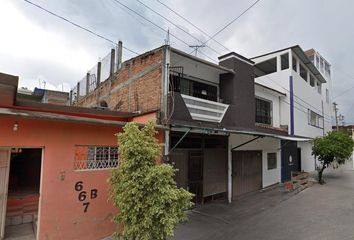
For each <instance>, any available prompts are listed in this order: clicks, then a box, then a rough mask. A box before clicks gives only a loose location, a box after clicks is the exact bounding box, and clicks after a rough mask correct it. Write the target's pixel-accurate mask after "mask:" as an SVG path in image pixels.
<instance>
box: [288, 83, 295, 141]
mask: <svg viewBox="0 0 354 240" xmlns="http://www.w3.org/2000/svg"><path fill="white" fill-rule="evenodd" d="M289 88H290V135H294V86H293V76H289Z"/></svg>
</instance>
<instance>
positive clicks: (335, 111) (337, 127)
mask: <svg viewBox="0 0 354 240" xmlns="http://www.w3.org/2000/svg"><path fill="white" fill-rule="evenodd" d="M337 105H338V104H337V103H335V102H333V109H334V117H335V118H336V130H337V132H338V130H339V126H338V116H337V114H338V108H337Z"/></svg>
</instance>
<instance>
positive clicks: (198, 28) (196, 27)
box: [156, 0, 231, 52]
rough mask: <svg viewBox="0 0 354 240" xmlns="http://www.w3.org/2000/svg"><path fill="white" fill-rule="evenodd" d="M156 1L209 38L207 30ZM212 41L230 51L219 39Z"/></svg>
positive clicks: (158, 0)
mask: <svg viewBox="0 0 354 240" xmlns="http://www.w3.org/2000/svg"><path fill="white" fill-rule="evenodd" d="M156 1H157V2H158V3H160V4H161V5H162V6H164V7H165V8H167V9H168V10H170V11H171V12H173V13H174V14H175V15H177V16H178V17H180V18H181V19H183V20H184V21H186V22H187V23H189V24H190V25H191V26H193V27H194V28H195V29H197V30H198V31H199V32H201V33H203V34H204V35H205V36H207V37H209V38H211V36H210V34H208V33H207V32H205V31H204V30H202V29H201V28H200V27H198V26H196V25H195V24H194V23H192V22H191V21H190V20H188V19H187V18H185V17H183V16H182V15H181V14H179V13H178V12H176V11H175V10H173V9H172V8H171V7H169V6H168V5H167V4H165V3H163V2H161V1H160V0H156ZM212 40H213V41H214V42H216V43H217V44H219V45H220V46H222V47H223V48H224V49H225V50H227V51H229V52H231V50H230V49H228V48H227V47H226V46H225V45H223V44H222V43H220V42H219V41H217V40H216V39H212Z"/></svg>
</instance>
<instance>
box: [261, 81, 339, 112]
mask: <svg viewBox="0 0 354 240" xmlns="http://www.w3.org/2000/svg"><path fill="white" fill-rule="evenodd" d="M264 77H266V78H268V79H269V80H270V81H272V82H273V83H275V84H277V85H278V86H280V87H281V88H282V89H284V90H285V91H287V92H288V93H290V91H289V90H288V89H286V88H285V87H283V86H282V85H280V84H279V83H278V82H276V81H275V80H274V79H272V78H271V77H269V76H267V75H264ZM293 94H294V93H293ZM294 97H296V98H297V99H299V100H301V101H302V102H303V103H305V104H307V105H308V106H310V107H312V108H314V109H316V110H317V111H319V112H321V111H322V110H321V109H319V108H317V107H315V106H313V105H311V104H310V103H308V102H306V101H305V100H303V99H302V98H300V97H299V96H297V95H295V94H294ZM294 102H296V103H297V104H299V105H300V106H302V107H304V108H307V106H304V105H302V104H301V103H299V102H297V101H295V100H294ZM323 114H324V113H323ZM324 115H326V116H327V117H332V116H331V115H328V114H324ZM323 117H324V116H323Z"/></svg>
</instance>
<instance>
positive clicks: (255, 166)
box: [232, 151, 262, 198]
mask: <svg viewBox="0 0 354 240" xmlns="http://www.w3.org/2000/svg"><path fill="white" fill-rule="evenodd" d="M261 188H262V152H261V151H235V152H232V192H233V194H232V195H233V197H234V198H235V197H238V196H240V195H242V194H245V193H248V192H253V191H256V190H259V189H261Z"/></svg>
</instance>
